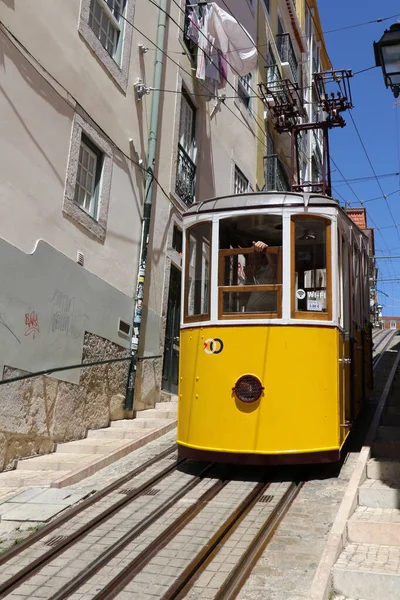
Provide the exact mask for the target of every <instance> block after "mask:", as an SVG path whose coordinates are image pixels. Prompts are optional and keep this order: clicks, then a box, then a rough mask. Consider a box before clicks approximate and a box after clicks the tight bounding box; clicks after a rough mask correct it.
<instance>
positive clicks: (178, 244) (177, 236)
mask: <svg viewBox="0 0 400 600" xmlns="http://www.w3.org/2000/svg"><path fill="white" fill-rule="evenodd" d="M172 247H173V249H174V250H176V251H177V252H179V254H182V247H183V232H182V229H179V227H177V226H176V225H174V229H173V231H172Z"/></svg>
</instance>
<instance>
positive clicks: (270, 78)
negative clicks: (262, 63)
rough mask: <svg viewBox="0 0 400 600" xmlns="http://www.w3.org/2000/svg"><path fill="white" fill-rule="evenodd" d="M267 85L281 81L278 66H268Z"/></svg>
mask: <svg viewBox="0 0 400 600" xmlns="http://www.w3.org/2000/svg"><path fill="white" fill-rule="evenodd" d="M266 70H267V84H271V83H276V82H278V81H281V79H282V77H281V74H280V72H279V68H278V65H269V66H268V67H267V68H266Z"/></svg>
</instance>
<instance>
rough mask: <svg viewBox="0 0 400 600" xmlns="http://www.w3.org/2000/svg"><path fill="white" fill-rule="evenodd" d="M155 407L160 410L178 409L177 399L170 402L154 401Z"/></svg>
mask: <svg viewBox="0 0 400 600" xmlns="http://www.w3.org/2000/svg"><path fill="white" fill-rule="evenodd" d="M156 408H157V409H158V408H159V409H161V410H178V399H176V400H171V402H156Z"/></svg>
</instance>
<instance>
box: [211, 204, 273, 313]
mask: <svg viewBox="0 0 400 600" xmlns="http://www.w3.org/2000/svg"><path fill="white" fill-rule="evenodd" d="M257 242H259V243H260V244H258V245H257ZM257 250H260V251H257ZM281 259H282V217H281V216H280V215H270V214H252V215H251V214H250V215H245V216H243V215H240V216H235V217H229V218H226V219H221V221H220V226H219V276H218V289H219V294H218V295H219V311H218V312H219V316H220V318H235V316H236V315H238V314H239V313H240V314H241V315H243V316H246V317H250V318H256V317H260V316H262V315H265V316H266V317H267V318H274V317H275V318H276V317H279V316H280V314H281V296H282V264H281V262H282V260H281Z"/></svg>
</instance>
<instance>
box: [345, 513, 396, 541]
mask: <svg viewBox="0 0 400 600" xmlns="http://www.w3.org/2000/svg"><path fill="white" fill-rule="evenodd" d="M347 536H348V540H349V542H351V543H358V544H371V543H374V544H379V545H383V546H399V545H400V510H399V509H398V508H383V509H382V508H368V507H366V506H358V507H357V509H356V510H355V511H354V513H353V514H352V516H351V517H350V519H349V520H348V522H347Z"/></svg>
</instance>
